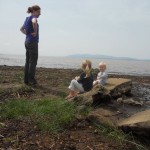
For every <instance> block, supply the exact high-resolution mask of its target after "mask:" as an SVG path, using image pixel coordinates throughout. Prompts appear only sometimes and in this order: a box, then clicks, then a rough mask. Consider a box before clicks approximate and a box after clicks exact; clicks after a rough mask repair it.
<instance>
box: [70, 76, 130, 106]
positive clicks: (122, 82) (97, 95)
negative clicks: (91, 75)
mask: <svg viewBox="0 0 150 150" xmlns="http://www.w3.org/2000/svg"><path fill="white" fill-rule="evenodd" d="M131 88H132V82H131V80H130V79H124V78H109V79H108V82H107V84H106V85H105V86H100V85H97V86H95V87H94V88H93V89H92V90H91V91H89V92H86V93H83V94H79V95H77V96H76V97H74V98H72V100H74V101H76V102H77V103H78V104H79V105H91V104H94V105H98V104H101V103H108V102H110V101H111V100H112V99H116V98H118V97H121V96H122V95H125V94H128V93H130V92H131Z"/></svg>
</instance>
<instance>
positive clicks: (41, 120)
mask: <svg viewBox="0 0 150 150" xmlns="http://www.w3.org/2000/svg"><path fill="white" fill-rule="evenodd" d="M75 111H76V106H75V104H73V103H67V102H64V100H62V99H43V100H30V101H29V100H13V101H9V102H7V103H4V104H2V105H1V106H0V114H1V117H2V118H3V119H19V120H23V119H30V120H31V121H32V122H33V123H34V124H35V125H37V127H38V128H39V129H40V130H41V131H45V132H57V131H61V130H63V129H64V128H65V127H66V126H67V125H68V124H69V123H71V121H72V120H73V118H74V114H75Z"/></svg>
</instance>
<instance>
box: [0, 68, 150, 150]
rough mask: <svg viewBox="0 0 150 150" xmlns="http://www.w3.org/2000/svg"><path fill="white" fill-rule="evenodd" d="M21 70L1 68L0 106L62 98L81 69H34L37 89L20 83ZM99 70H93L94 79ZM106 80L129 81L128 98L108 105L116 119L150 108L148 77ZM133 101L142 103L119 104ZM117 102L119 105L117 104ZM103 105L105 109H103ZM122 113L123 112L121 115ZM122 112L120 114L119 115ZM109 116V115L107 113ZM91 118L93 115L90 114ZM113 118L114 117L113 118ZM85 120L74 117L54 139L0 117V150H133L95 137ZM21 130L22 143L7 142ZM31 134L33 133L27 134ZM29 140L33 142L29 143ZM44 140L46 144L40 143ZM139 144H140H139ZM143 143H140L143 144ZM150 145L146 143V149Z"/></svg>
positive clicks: (102, 137)
mask: <svg viewBox="0 0 150 150" xmlns="http://www.w3.org/2000/svg"><path fill="white" fill-rule="evenodd" d="M23 69H24V68H23V67H18V66H12V67H11V66H0V104H2V103H6V102H8V101H11V100H14V99H21V98H24V99H28V100H30V99H31V100H32V99H40V98H43V97H52V96H59V97H63V98H64V97H65V96H66V95H67V93H68V88H67V87H68V85H69V83H70V80H71V79H73V78H74V77H75V76H77V75H79V74H80V72H81V70H74V69H61V68H60V69H55V68H37V72H36V78H37V81H38V84H39V85H38V86H37V87H33V88H30V89H28V88H26V86H25V85H24V84H23ZM97 73H98V70H93V74H94V77H96V75H97ZM109 78H116V79H119V78H122V79H128V80H131V82H132V89H131V92H130V93H128V95H123V96H121V97H119V98H121V99H118V98H116V100H115V104H114V103H113V104H112V103H109V104H108V105H110V106H111V107H112V108H114V110H116V108H117V109H118V110H117V111H116V112H117V113H118V114H119V115H120V116H119V115H118V116H117V117H122V116H123V115H124V117H125V118H126V117H127V116H125V115H128V116H131V115H133V114H135V113H137V112H141V111H143V110H149V108H150V77H149V76H130V75H116V74H110V75H109ZM126 97H127V98H128V99H130V98H132V100H135V101H136V102H142V107H141V106H140V105H137V106H133V105H129V104H123V103H118V102H119V100H120V102H122V101H123V100H124V98H126ZM117 99H118V102H117ZM106 106H107V105H105V106H104V107H106ZM98 111H101V113H105V112H106V111H104V110H103V107H100V110H98ZM123 111H124V112H125V113H122V112H123ZM120 112H121V113H120ZM108 113H109V112H108ZM91 115H92V114H91ZM114 116H116V115H114ZM88 120H90V119H89V117H88V119H85V118H82V117H81V118H80V116H77V118H76V120H75V121H74V123H73V124H72V126H71V127H70V129H68V130H67V131H66V132H63V133H59V134H58V135H57V136H54V135H50V134H43V133H41V132H40V131H39V130H37V129H34V128H33V129H32V123H31V122H24V121H22V122H18V121H16V120H2V119H1V117H0V149H2V150H3V149H8V148H11V149H12V150H13V149H35V150H36V149H37V150H38V149H41V150H50V149H54V150H55V149H58V150H62V149H66V150H79V149H87V150H88V149H92V150H94V149H96V150H103V149H104V150H107V149H109V150H111V149H112V150H116V149H136V146H135V144H131V143H130V144H129V143H124V144H122V145H119V144H118V143H115V142H114V141H113V140H109V139H108V138H105V137H104V136H103V135H101V134H97V131H96V130H97V129H96V128H95V127H94V126H93V125H92V124H91V123H90V121H88ZM22 129H23V134H24V135H21V137H24V141H17V142H18V145H14V143H12V142H10V141H9V140H8V141H7V140H6V139H8V138H9V137H11V138H12V139H16V134H14V130H15V131H16V132H21V130H22ZM30 131H32V132H30ZM30 139H32V143H31V142H30ZM43 140H44V141H45V142H43ZM139 143H140V141H139ZM142 143H143V141H142ZM148 146H149V145H147V144H146V147H148Z"/></svg>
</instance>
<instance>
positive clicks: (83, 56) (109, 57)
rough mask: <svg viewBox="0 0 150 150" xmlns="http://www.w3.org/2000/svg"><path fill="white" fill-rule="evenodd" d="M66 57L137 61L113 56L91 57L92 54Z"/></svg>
mask: <svg viewBox="0 0 150 150" xmlns="http://www.w3.org/2000/svg"><path fill="white" fill-rule="evenodd" d="M66 57H72V58H95V59H119V60H138V59H135V58H130V57H115V56H108V55H93V54H73V55H68V56H66Z"/></svg>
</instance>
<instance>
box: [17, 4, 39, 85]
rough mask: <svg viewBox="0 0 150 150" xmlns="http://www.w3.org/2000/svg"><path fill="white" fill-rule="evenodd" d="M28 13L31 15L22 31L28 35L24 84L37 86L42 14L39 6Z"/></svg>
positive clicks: (30, 9) (31, 8)
mask: <svg viewBox="0 0 150 150" xmlns="http://www.w3.org/2000/svg"><path fill="white" fill-rule="evenodd" d="M27 13H31V15H30V16H29V17H26V19H25V22H24V24H23V26H22V27H21V29H20V31H21V32H22V33H23V34H25V35H26V40H25V48H26V62H25V70H24V83H25V84H29V85H35V84H36V83H37V82H36V80H35V70H36V65H37V60H38V42H39V25H38V21H37V18H38V17H39V16H40V14H41V8H40V7H39V6H38V5H34V6H32V7H29V8H28V10H27Z"/></svg>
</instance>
